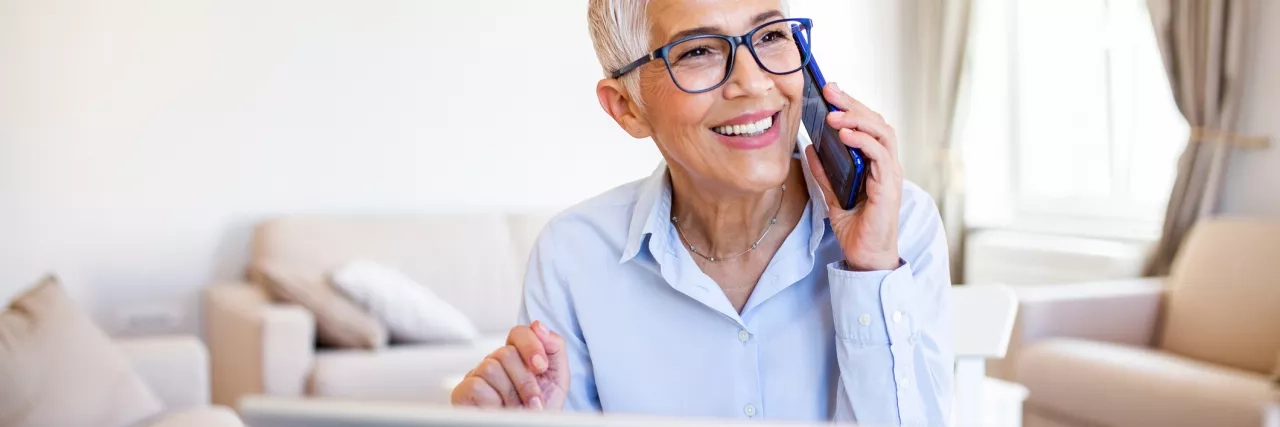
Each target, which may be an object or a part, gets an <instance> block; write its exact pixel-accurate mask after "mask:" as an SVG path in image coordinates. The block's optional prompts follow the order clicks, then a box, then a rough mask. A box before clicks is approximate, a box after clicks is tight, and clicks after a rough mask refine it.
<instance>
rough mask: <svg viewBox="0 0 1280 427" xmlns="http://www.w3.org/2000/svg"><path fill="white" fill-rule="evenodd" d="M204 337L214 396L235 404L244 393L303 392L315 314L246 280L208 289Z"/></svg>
mask: <svg viewBox="0 0 1280 427" xmlns="http://www.w3.org/2000/svg"><path fill="white" fill-rule="evenodd" d="M204 316H205V319H204V328H205V339H206V340H207V341H208V343H209V353H210V356H211V362H212V364H211V366H212V372H213V402H214V403H216V404H219V405H226V406H230V407H233V408H234V407H235V405H236V403H237V401H238V400H239V399H240V397H241V396H244V395H246V394H269V395H276V396H301V395H303V394H304V393H305V392H306V385H307V378H308V377H309V376H310V373H311V366H312V361H313V359H314V358H315V334H316V331H315V328H316V326H315V319H314V318H313V317H312V315H311V312H309V311H307V310H306V309H304V308H302V307H300V306H296V305H285V304H273V303H272V302H271V298H270V297H269V296H267V294H266V292H265V291H263V290H262V289H261V288H259V287H257V286H254V285H250V284H244V283H233V284H220V285H214V286H210V287H208V288H206V289H205V292H204Z"/></svg>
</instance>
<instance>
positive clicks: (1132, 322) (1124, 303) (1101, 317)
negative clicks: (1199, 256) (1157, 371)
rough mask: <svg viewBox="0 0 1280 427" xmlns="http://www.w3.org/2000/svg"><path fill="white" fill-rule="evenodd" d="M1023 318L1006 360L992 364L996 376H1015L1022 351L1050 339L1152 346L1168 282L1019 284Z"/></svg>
mask: <svg viewBox="0 0 1280 427" xmlns="http://www.w3.org/2000/svg"><path fill="white" fill-rule="evenodd" d="M1013 289H1014V293H1016V294H1017V295H1018V317H1017V321H1015V322H1014V327H1013V337H1012V338H1011V339H1010V341H1009V351H1008V354H1007V355H1006V356H1005V358H1004V359H999V360H990V361H988V363H987V371H988V372H989V373H990V375H992V376H995V377H998V378H1001V379H1005V380H1009V381H1015V382H1016V381H1017V379H1016V378H1014V376H1015V375H1014V372H1015V366H1016V360H1015V359H1017V356H1018V353H1019V352H1020V351H1021V349H1023V348H1025V347H1026V346H1028V345H1031V344H1033V343H1035V342H1036V341H1040V340H1043V339H1047V338H1057V337H1065V338H1077V339H1084V340H1092V341H1103V342H1110V343H1117V344H1127V345H1132V346H1138V347H1149V346H1150V345H1151V344H1152V341H1153V340H1154V338H1155V331H1156V324H1157V320H1158V317H1159V313H1160V306H1161V301H1162V299H1163V296H1164V278H1163V277H1154V278H1141V279H1125V280H1109V281H1099V282H1087V283H1070V284H1061V285H1023V286H1014V287H1013Z"/></svg>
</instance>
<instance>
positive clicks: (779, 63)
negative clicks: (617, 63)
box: [613, 18, 813, 93]
mask: <svg viewBox="0 0 1280 427" xmlns="http://www.w3.org/2000/svg"><path fill="white" fill-rule="evenodd" d="M811 28H813V20H811V19H806V18H789V19H779V20H776V21H770V22H766V23H764V24H762V25H760V26H759V27H756V28H755V29H752V30H751V31H748V32H747V33H746V34H743V35H741V36H737V37H734V36H724V35H718V34H707V35H699V36H692V37H687V38H683V39H680V40H676V41H674V42H672V43H669V44H667V45H666V46H663V47H661V48H658V50H655V51H653V53H651V54H649V55H648V56H645V57H643V58H640V59H637V60H635V62H632V63H630V64H627V66H625V67H622V69H620V70H618V71H615V72H614V73H613V78H615V79H616V78H619V77H622V76H624V75H626V74H627V73H629V72H631V71H632V70H635V69H636V68H640V66H641V65H644V64H647V63H649V61H653V60H655V59H659V58H661V59H662V61H663V62H665V63H666V64H667V72H668V73H669V74H671V80H673V81H675V83H676V87H679V88H680V90H683V91H685V92H688V93H702V92H707V91H710V90H714V89H715V88H718V87H720V86H721V85H723V84H724V83H725V82H727V81H729V75H730V74H731V73H733V64H734V62H735V61H734V57H735V55H736V54H737V52H738V46H746V47H747V51H748V52H751V57H752V58H755V60H756V64H757V65H759V66H760V68H761V69H763V70H765V71H767V72H769V73H771V74H777V75H783V74H791V73H794V72H796V71H800V69H801V68H804V66H805V65H808V64H809V58H810V54H809V49H807V48H801V47H800V46H799V45H797V44H796V40H795V37H796V36H795V33H793V32H792V31H793V30H794V31H796V32H799V33H801V34H803V35H804V40H805V42H806V46H808V44H807V43H808V42H809V41H810V39H809V30H810V29H811Z"/></svg>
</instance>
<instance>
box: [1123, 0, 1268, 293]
mask: <svg viewBox="0 0 1280 427" xmlns="http://www.w3.org/2000/svg"><path fill="white" fill-rule="evenodd" d="M1147 8H1148V9H1149V10H1150V12H1151V20H1152V23H1153V24H1154V26H1155V30H1156V39H1157V40H1158V42H1159V45H1160V51H1161V54H1163V56H1164V65H1165V70H1166V71H1167V72H1168V73H1169V85H1170V86H1171V89H1172V90H1173V97H1174V100H1175V101H1177V104H1178V109H1179V110H1181V111H1182V115H1183V116H1184V117H1186V119H1187V123H1189V124H1190V125H1191V128H1192V132H1191V134H1192V137H1191V140H1190V141H1189V142H1188V143H1187V148H1186V150H1185V151H1183V153H1182V157H1181V158H1180V159H1179V160H1178V176H1177V178H1176V179H1175V181H1174V184H1173V193H1172V194H1171V195H1170V197H1169V207H1168V209H1167V210H1166V211H1165V220H1164V229H1163V231H1162V233H1161V236H1160V243H1159V244H1158V245H1157V247H1156V251H1155V253H1154V254H1153V255H1152V257H1151V259H1150V260H1149V261H1148V263H1147V266H1146V269H1145V273H1146V275H1148V276H1163V275H1167V274H1169V267H1170V265H1171V264H1172V263H1173V259H1174V257H1175V256H1176V255H1177V253H1178V247H1179V246H1180V245H1181V243H1182V239H1183V236H1185V235H1186V233H1187V231H1189V230H1190V229H1191V226H1192V225H1194V224H1195V223H1196V221H1197V220H1199V219H1201V218H1204V217H1207V216H1209V215H1211V214H1212V213H1213V210H1214V208H1215V207H1216V205H1217V202H1218V191H1219V188H1220V187H1221V181H1222V176H1223V169H1224V168H1225V167H1226V160H1227V154H1228V152H1229V150H1230V144H1231V141H1230V140H1229V138H1231V136H1230V135H1233V134H1234V133H1235V129H1234V127H1235V126H1236V121H1237V118H1238V117H1239V116H1240V114H1239V108H1240V98H1241V96H1242V95H1243V94H1242V90H1243V86H1242V85H1243V83H1244V79H1243V72H1244V69H1245V66H1246V62H1247V58H1246V53H1247V52H1246V49H1245V44H1246V42H1247V39H1248V35H1249V33H1250V32H1249V31H1248V28H1247V26H1248V25H1247V20H1248V18H1249V16H1250V14H1251V13H1252V12H1254V11H1255V8H1254V5H1253V0H1148V1H1147ZM1173 142H1174V141H1170V143H1173Z"/></svg>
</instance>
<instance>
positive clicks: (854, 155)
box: [792, 27, 868, 210]
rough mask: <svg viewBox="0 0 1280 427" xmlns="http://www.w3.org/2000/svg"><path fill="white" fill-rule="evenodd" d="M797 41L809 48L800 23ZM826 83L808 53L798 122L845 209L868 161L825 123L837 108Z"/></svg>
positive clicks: (858, 191)
mask: <svg viewBox="0 0 1280 427" xmlns="http://www.w3.org/2000/svg"><path fill="white" fill-rule="evenodd" d="M792 33H793V34H794V35H795V38H796V44H797V45H799V47H800V51H801V52H808V51H809V41H808V40H806V39H805V37H804V31H802V30H801V29H800V27H794V28H792ZM826 86H827V79H825V78H823V77H822V71H820V70H818V61H816V60H814V59H813V55H812V54H810V55H809V64H808V65H806V66H805V67H804V106H803V109H802V111H801V113H800V116H801V123H803V124H804V129H805V131H806V132H808V133H809V140H811V141H813V146H814V149H815V150H817V151H818V160H819V161H821V162H822V168H823V169H824V170H826V172H827V181H828V182H830V183H831V189H832V190H833V191H835V193H836V200H837V201H839V202H840V206H841V207H842V208H844V209H845V210H849V209H853V207H854V206H855V205H857V204H858V202H859V200H860V198H861V197H862V192H863V186H864V185H866V178H867V170H868V167H867V166H868V165H867V162H866V161H865V160H864V159H865V158H864V157H863V156H862V150H859V149H856V148H853V147H850V146H847V145H844V142H842V141H840V135H839V131H838V130H837V129H834V128H832V127H831V126H830V125H828V124H827V114H828V113H831V112H834V111H840V109H838V108H836V107H834V106H832V105H831V104H830V103H828V102H827V100H826V99H825V98H823V97H822V88H823V87H826Z"/></svg>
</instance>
